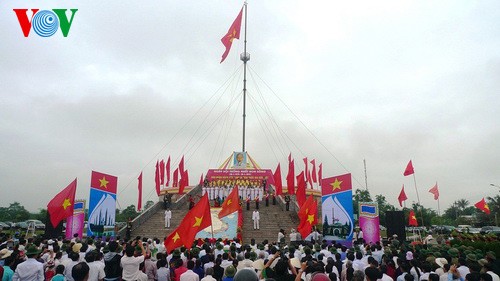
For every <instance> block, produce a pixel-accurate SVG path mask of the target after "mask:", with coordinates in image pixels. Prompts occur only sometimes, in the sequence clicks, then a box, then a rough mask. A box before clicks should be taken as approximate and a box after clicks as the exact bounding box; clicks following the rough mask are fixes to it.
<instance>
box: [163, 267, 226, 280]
mask: <svg viewBox="0 0 500 281" xmlns="http://www.w3.org/2000/svg"><path fill="white" fill-rule="evenodd" d="M212 275H214V269H213V268H211V267H209V268H207V269H206V270H205V277H203V278H201V280H200V281H217V280H216V279H215V278H213V277H212ZM158 281H160V280H158Z"/></svg>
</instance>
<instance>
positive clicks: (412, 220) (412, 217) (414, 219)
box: [408, 210, 418, 226]
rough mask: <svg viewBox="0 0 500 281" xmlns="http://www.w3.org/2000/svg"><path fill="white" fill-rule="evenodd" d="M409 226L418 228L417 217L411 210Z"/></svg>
mask: <svg viewBox="0 0 500 281" xmlns="http://www.w3.org/2000/svg"><path fill="white" fill-rule="evenodd" d="M408 225H410V226H418V222H417V217H416V216H415V212H414V211H413V210H410V214H409V216H408Z"/></svg>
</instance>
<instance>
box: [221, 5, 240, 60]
mask: <svg viewBox="0 0 500 281" xmlns="http://www.w3.org/2000/svg"><path fill="white" fill-rule="evenodd" d="M242 16H243V8H241V11H240V13H239V14H238V16H237V17H236V19H235V20H234V22H233V24H231V27H229V30H228V31H227V33H226V35H224V37H222V39H221V40H220V41H221V42H222V44H223V45H224V47H226V50H225V51H224V53H223V54H222V59H221V61H220V63H222V62H223V61H224V60H225V59H226V57H227V55H228V54H229V51H230V50H231V46H232V45H233V40H234V39H240V30H241V18H242Z"/></svg>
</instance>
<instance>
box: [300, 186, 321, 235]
mask: <svg viewBox="0 0 500 281" xmlns="http://www.w3.org/2000/svg"><path fill="white" fill-rule="evenodd" d="M298 216H299V219H300V224H299V226H298V227H297V231H298V232H299V233H300V235H302V237H304V238H305V237H307V235H309V233H311V231H312V227H313V226H314V225H316V224H317V223H318V203H317V202H316V200H314V198H313V196H312V195H309V197H308V198H307V200H306V202H304V204H303V205H302V207H300V209H299V212H298Z"/></svg>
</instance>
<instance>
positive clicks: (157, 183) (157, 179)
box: [155, 160, 161, 196]
mask: <svg viewBox="0 0 500 281" xmlns="http://www.w3.org/2000/svg"><path fill="white" fill-rule="evenodd" d="M160 174H161V172H160V164H158V160H156V170H155V189H156V195H157V196H160V185H161V179H160Z"/></svg>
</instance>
